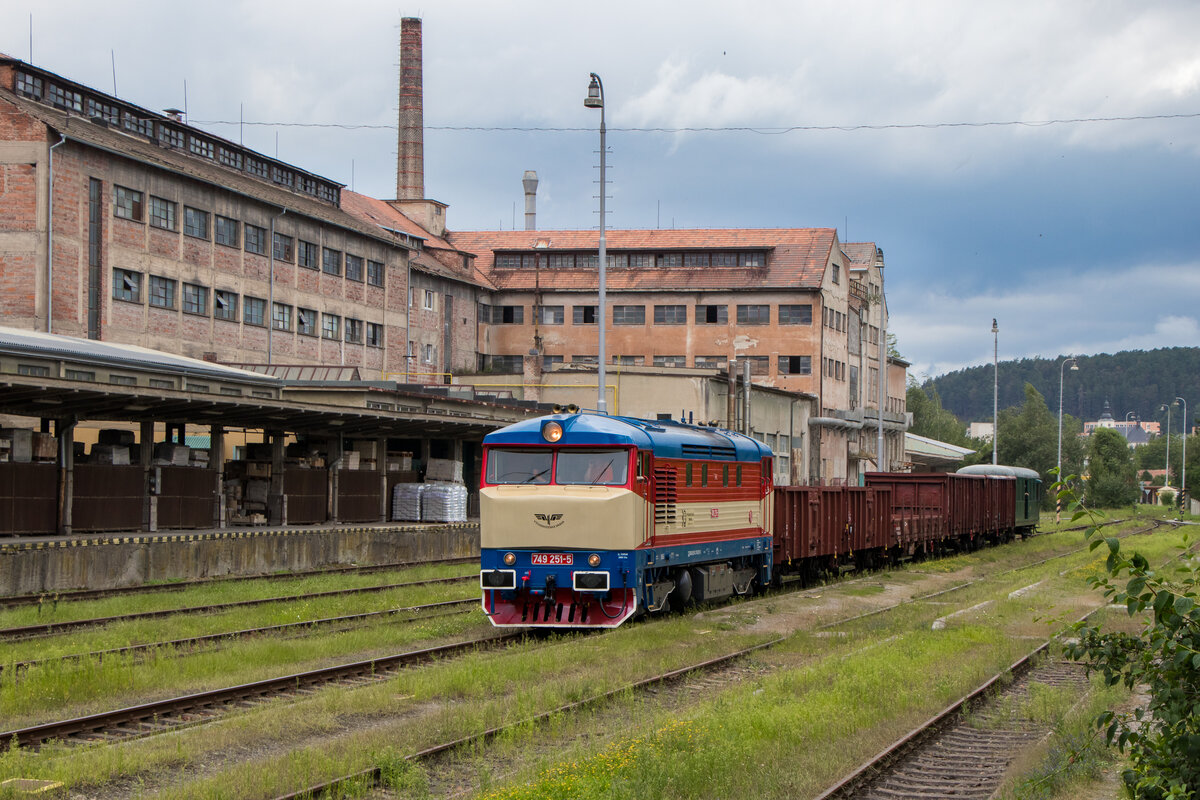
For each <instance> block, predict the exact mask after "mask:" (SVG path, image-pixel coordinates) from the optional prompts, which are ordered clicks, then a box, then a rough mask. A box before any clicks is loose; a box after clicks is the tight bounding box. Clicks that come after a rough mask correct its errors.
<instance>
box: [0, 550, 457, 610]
mask: <svg viewBox="0 0 1200 800" xmlns="http://www.w3.org/2000/svg"><path fill="white" fill-rule="evenodd" d="M477 563H479V558H478V557H476V556H471V557H469V558H447V559H440V560H437V561H397V562H394V563H391V564H371V565H369V566H357V565H350V566H344V567H326V568H324V569H311V570H301V571H297V572H286V573H273V574H270V575H234V576H226V577H221V578H195V579H191V580H185V581H175V582H172V583H141V584H138V585H136V586H119V587H115V588H111V589H71V590H67V591H62V592H36V593H34V594H15V595H10V596H8V597H0V608H22V607H25V606H36V605H45V604H46V603H48V602H49V603H64V602H72V601H81V600H100V599H103V598H108V597H125V596H129V595H139V594H154V593H161V592H181V591H183V590H184V589H194V588H195V587H197V586H216V585H220V584H226V583H246V582H249V581H283V580H296V579H301V578H320V577H323V576H325V575H370V574H373V573H378V572H390V571H393V570H400V569H412V568H413V567H438V566H454V565H457V564H477Z"/></svg>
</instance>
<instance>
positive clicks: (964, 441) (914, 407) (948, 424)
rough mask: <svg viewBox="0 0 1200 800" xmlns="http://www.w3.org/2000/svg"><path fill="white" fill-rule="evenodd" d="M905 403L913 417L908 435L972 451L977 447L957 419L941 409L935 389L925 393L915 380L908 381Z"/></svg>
mask: <svg viewBox="0 0 1200 800" xmlns="http://www.w3.org/2000/svg"><path fill="white" fill-rule="evenodd" d="M905 403H906V406H905V407H906V408H907V409H908V410H909V411H910V412H912V415H913V424H912V427H911V428H909V429H908V430H909V432H910V433H915V434H916V435H917V436H925V437H928V438H930V439H936V440H937V441H939V442H946V443H948V444H953V445H958V446H959V447H970V448H973V449H974V448H976V447H977V446H978V443H976V442H974V441H973V440H972V439H971V438H970V437H968V436H967V433H966V426H965V425H963V424H962V422H960V421H959V419H958V417H956V416H954V414H952V413H950V412H949V411H947V410H946V409H944V408H942V398H940V397H938V393H937V389H933V388H931V389H930V390H929V391H928V392H926V391H925V390H924V389H922V388H921V387H920V386H918V385H917V382H916V381H915V380H910V381H909V382H908V393H907V397H906V399H905Z"/></svg>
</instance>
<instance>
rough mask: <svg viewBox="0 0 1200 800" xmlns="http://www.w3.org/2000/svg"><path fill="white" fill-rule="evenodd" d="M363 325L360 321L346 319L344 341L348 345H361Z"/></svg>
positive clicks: (350, 318)
mask: <svg viewBox="0 0 1200 800" xmlns="http://www.w3.org/2000/svg"><path fill="white" fill-rule="evenodd" d="M362 340H363V324H362V320H361V319H354V318H353V317H346V341H347V342H349V343H350V344H362Z"/></svg>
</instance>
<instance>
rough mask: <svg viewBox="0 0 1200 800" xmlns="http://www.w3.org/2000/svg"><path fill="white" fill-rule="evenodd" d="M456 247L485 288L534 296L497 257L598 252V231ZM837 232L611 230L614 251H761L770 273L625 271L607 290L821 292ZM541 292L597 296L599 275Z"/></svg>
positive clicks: (530, 274) (547, 280) (572, 276)
mask: <svg viewBox="0 0 1200 800" xmlns="http://www.w3.org/2000/svg"><path fill="white" fill-rule="evenodd" d="M446 238H447V239H449V241H450V243H451V244H452V245H453V246H455V247H457V248H458V249H460V250H465V251H467V252H470V253H474V254H475V255H476V260H475V269H476V271H477V272H478V273H479V277H480V278H481V282H488V283H491V284H492V285H494V286H495V287H496V288H497V289H511V290H532V289H533V288H534V270H531V269H524V268H523V269H496V268H495V253H496V251H501V252H513V251H523V252H529V251H532V250H533V248H534V246H535V244H536V243H538V242H539V241H542V242H547V243H548V246H547V248H546V249H545V250H544V251H543V252H548V253H553V252H568V251H569V252H588V253H595V252H596V251H597V249H598V247H599V232H598V231H545V230H542V231H454V232H448V233H447V237H446ZM836 243H837V232H836V231H835V230H834V229H833V228H736V229H711V228H710V229H693V230H610V231H606V232H605V244H606V246H607V249H608V251H609V252H614V253H615V252H634V251H640V252H666V251H671V252H682V251H687V250H714V251H715V250H721V251H730V250H745V251H750V250H762V251H766V253H767V256H766V261H767V263H766V266H765V267H669V268H660V267H652V268H648V267H620V268H611V269H609V270H608V271H607V273H606V282H607V287H608V288H609V289H611V290H615V291H638V290H645V291H653V290H656V289H672V290H677V289H680V288H682V287H685V286H686V287H687V288H689V289H700V290H705V289H707V290H723V289H818V288H820V286H821V281H822V280H823V278H824V275H825V268H826V266H827V264H828V263H829V261H830V258H831V256H832V255H833V253H834V248H835V247H836ZM540 273H541V274H540V278H539V280H540V284H541V286H542V287H543V288H547V287H548V286H553V288H555V289H563V290H569V289H579V290H593V291H594V290H595V289H596V287H597V283H598V277H597V272H596V270H593V269H549V268H544V269H542V270H540Z"/></svg>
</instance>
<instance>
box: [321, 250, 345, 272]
mask: <svg viewBox="0 0 1200 800" xmlns="http://www.w3.org/2000/svg"><path fill="white" fill-rule="evenodd" d="M321 270H322V271H324V272H325V273H326V274H328V275H341V274H342V251H341V250H330V249H329V248H328V247H326V248H325V250H324V252H323V253H322V256H321Z"/></svg>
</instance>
